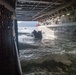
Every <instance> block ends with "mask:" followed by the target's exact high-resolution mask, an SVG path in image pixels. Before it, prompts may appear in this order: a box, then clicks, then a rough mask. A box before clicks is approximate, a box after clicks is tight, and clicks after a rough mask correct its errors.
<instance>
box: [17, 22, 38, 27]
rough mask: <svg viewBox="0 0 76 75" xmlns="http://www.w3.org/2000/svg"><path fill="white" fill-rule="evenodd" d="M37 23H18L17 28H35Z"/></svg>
mask: <svg viewBox="0 0 76 75" xmlns="http://www.w3.org/2000/svg"><path fill="white" fill-rule="evenodd" d="M37 24H38V22H37V21H18V27H36V25H37Z"/></svg>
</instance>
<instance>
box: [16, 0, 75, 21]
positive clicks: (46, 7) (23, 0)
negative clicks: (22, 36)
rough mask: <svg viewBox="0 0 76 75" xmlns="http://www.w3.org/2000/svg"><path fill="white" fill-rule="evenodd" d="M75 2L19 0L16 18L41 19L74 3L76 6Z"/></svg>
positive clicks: (68, 0)
mask: <svg viewBox="0 0 76 75" xmlns="http://www.w3.org/2000/svg"><path fill="white" fill-rule="evenodd" d="M74 3H75V0H17V3H16V18H17V19H18V20H19V21H31V20H39V19H41V18H44V17H45V18H46V17H47V16H51V15H54V14H55V13H59V12H60V10H61V11H62V9H64V8H67V7H69V6H70V5H72V4H73V5H72V6H73V7H75V4H74ZM65 11H66V10H65Z"/></svg>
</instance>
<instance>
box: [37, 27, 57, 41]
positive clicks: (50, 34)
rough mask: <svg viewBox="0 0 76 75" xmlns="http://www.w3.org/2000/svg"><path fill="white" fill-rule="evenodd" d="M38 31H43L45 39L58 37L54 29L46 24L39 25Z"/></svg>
mask: <svg viewBox="0 0 76 75" xmlns="http://www.w3.org/2000/svg"><path fill="white" fill-rule="evenodd" d="M38 31H42V36H43V40H44V39H55V38H56V36H55V35H54V31H53V30H51V29H49V28H47V27H46V26H38Z"/></svg>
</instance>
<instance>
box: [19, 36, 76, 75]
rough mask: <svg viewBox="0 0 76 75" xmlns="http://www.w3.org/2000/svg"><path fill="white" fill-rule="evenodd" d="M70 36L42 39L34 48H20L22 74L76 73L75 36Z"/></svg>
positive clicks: (74, 74)
mask: <svg viewBox="0 0 76 75" xmlns="http://www.w3.org/2000/svg"><path fill="white" fill-rule="evenodd" d="M70 37H71V38H70ZM70 37H69V36H68V37H67V38H65V37H63V38H62V37H61V38H59V37H58V38H54V39H48V40H42V41H41V42H38V47H36V48H33V47H32V48H30V47H29V48H26V49H22V50H20V60H21V65H22V70H23V73H24V75H76V38H75V37H72V36H70Z"/></svg>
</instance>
